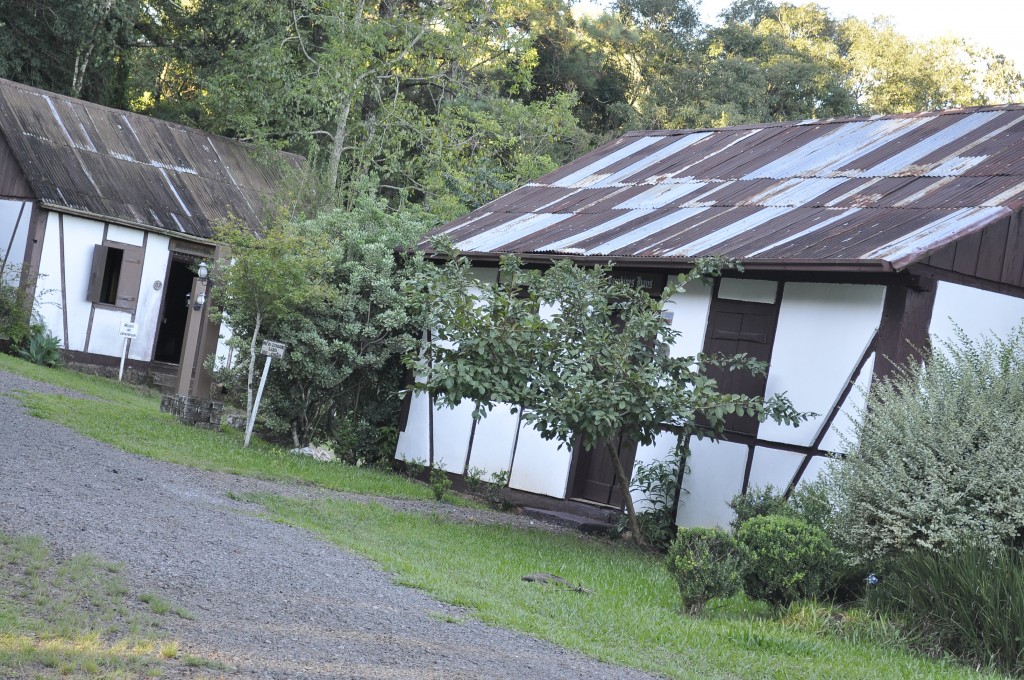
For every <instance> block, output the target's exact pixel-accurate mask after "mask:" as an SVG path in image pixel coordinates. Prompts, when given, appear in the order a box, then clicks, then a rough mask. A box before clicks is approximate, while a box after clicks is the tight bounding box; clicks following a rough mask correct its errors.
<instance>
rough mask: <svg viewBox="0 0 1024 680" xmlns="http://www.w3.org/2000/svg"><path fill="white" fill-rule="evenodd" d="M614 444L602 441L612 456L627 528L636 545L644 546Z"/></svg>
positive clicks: (610, 440) (609, 440) (630, 495)
mask: <svg viewBox="0 0 1024 680" xmlns="http://www.w3.org/2000/svg"><path fill="white" fill-rule="evenodd" d="M616 444H617V442H616V441H615V440H614V439H606V440H605V442H604V446H605V449H606V450H607V451H608V455H609V456H611V457H612V466H613V467H614V468H615V479H616V480H617V481H618V482H619V488H620V489H621V490H622V497H623V498H624V499H625V501H626V518H627V519H628V520H629V530H630V531H631V532H633V542H634V543H636V544H637V545H641V546H645V545H647V541H645V540H644V536H643V534H642V533H641V532H640V523H639V522H638V521H637V519H636V508H635V507H633V495H632V494H630V493H629V478H628V477H626V471H625V470H624V469H623V468H622V461H621V460H619V449H618V447H617V446H616Z"/></svg>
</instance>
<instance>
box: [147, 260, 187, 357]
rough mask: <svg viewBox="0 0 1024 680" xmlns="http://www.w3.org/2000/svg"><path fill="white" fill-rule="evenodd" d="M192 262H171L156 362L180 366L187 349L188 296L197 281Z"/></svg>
mask: <svg viewBox="0 0 1024 680" xmlns="http://www.w3.org/2000/svg"><path fill="white" fill-rule="evenodd" d="M191 262H192V260H191V259H190V258H182V257H178V256H174V257H172V258H171V266H170V268H169V269H168V272H167V282H166V285H165V286H164V300H163V304H162V306H161V309H160V328H159V330H157V334H156V347H155V348H154V350H153V361H160V362H163V363H167V364H178V363H181V350H182V347H184V345H185V325H186V323H187V321H188V303H189V295H190V294H191V293H192V280H193V279H194V278H195V274H194V273H192V270H191V269H190V265H191Z"/></svg>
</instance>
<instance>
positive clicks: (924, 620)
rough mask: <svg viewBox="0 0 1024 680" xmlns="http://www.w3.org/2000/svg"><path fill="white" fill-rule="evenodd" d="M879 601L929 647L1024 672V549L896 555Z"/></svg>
mask: <svg viewBox="0 0 1024 680" xmlns="http://www.w3.org/2000/svg"><path fill="white" fill-rule="evenodd" d="M871 601H872V602H873V603H874V604H876V605H877V606H879V607H880V608H882V609H883V610H885V611H887V612H890V613H893V614H896V615H898V616H900V617H902V619H903V620H905V621H906V622H907V623H908V625H909V627H910V628H911V630H913V631H914V633H916V635H917V636H918V638H919V642H920V643H921V644H922V645H925V646H933V645H938V646H939V647H941V648H942V649H944V650H947V651H950V652H952V653H954V654H956V655H957V656H960V657H962V658H964V659H966V660H967V661H969V662H971V663H973V664H982V665H987V664H990V663H991V664H994V665H995V666H998V667H999V668H1000V669H1002V670H1003V671H1005V672H1006V673H1009V674H1012V675H1014V676H1016V677H1021V676H1024V638H1022V637H1021V631H1024V554H1022V553H1021V551H1019V550H1015V549H1012V548H999V549H997V550H996V551H995V552H994V553H993V551H992V549H991V548H989V547H979V546H972V545H965V546H962V547H959V548H957V549H956V550H954V551H953V552H952V553H951V554H949V555H939V554H936V553H935V552H933V551H930V550H924V549H921V550H915V551H914V552H910V553H905V554H903V555H901V556H900V557H899V558H897V559H895V560H893V561H892V563H891V566H890V568H889V569H888V570H887V571H886V573H885V576H884V580H883V581H882V582H881V583H880V584H879V585H878V592H877V593H875V594H873V596H872V598H871Z"/></svg>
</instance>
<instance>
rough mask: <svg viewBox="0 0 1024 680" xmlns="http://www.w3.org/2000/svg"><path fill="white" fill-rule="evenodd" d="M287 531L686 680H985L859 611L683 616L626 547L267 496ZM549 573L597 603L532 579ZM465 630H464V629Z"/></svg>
mask: <svg viewBox="0 0 1024 680" xmlns="http://www.w3.org/2000/svg"><path fill="white" fill-rule="evenodd" d="M253 500H256V501H257V502H259V503H261V504H263V505H264V506H265V507H266V508H267V509H268V510H269V511H270V513H271V516H272V517H273V518H274V519H276V520H277V521H281V522H285V523H287V524H290V525H294V526H299V527H303V528H306V529H310V530H312V531H315V532H317V533H319V534H321V535H323V536H324V537H325V538H327V539H329V540H330V541H332V542H333V543H335V544H337V545H339V546H341V547H343V548H345V549H347V550H351V551H353V552H356V553H358V554H361V555H364V556H366V557H369V558H370V559H373V560H374V561H375V562H377V563H378V564H379V565H380V566H381V567H382V568H383V569H385V570H386V571H390V572H393V573H395V574H396V575H397V576H396V579H397V580H398V581H399V582H400V583H403V584H405V585H409V586H413V587H415V588H421V589H423V590H426V591H427V592H429V593H431V594H432V595H434V596H436V597H438V598H439V599H441V600H443V601H445V602H450V603H452V604H455V605H460V606H463V607H466V608H467V609H468V610H469V612H468V614H469V615H470V616H475V617H478V618H480V619H481V620H483V621H485V622H487V623H491V624H494V625H500V626H506V627H510V628H514V629H516V630H520V631H523V632H525V633H529V634H531V635H535V636H537V637H540V638H543V639H546V640H550V641H551V642H554V643H555V644H558V645H561V646H564V647H568V648H570V649H578V650H580V651H582V652H584V653H585V654H588V655H590V656H593V657H595V658H598V659H601V660H603V661H608V662H612V663H617V664H622V665H625V666H631V667H634V668H641V669H644V670H648V671H652V672H656V673H661V674H664V675H666V676H669V677H673V678H761V677H769V678H880V677H899V678H967V677H971V678H978V677H999V676H980V675H979V674H977V673H974V672H972V671H970V670H968V669H966V668H964V667H962V666H958V665H956V664H954V663H940V662H937V661H933V660H929V659H924V658H921V657H919V656H915V655H913V654H911V653H909V652H905V651H902V650H901V649H900V648H899V645H898V640H897V636H896V635H895V633H894V632H893V631H892V630H891V629H889V628H888V627H887V626H884V625H881V624H879V623H877V622H874V621H872V620H870V619H869V618H868V617H865V616H863V615H858V613H857V612H854V613H853V614H852V615H848V617H847V619H846V621H845V625H839V624H837V623H836V619H837V617H838V618H839V619H842V618H843V617H844V615H843V614H839V613H837V612H836V611H834V610H829V609H825V608H813V607H811V608H808V607H807V606H804V607H795V608H794V609H793V610H792V611H791V612H789V613H787V614H784V615H782V616H781V617H779V616H776V615H775V614H774V613H772V612H771V611H770V610H768V609H765V608H761V607H760V606H759V605H756V604H753V603H750V602H748V601H746V600H744V599H743V598H736V599H734V600H731V601H730V602H728V603H726V605H725V606H724V607H723V608H720V609H718V610H717V611H712V612H710V613H709V614H708V615H707V616H705V617H704V618H700V619H691V618H688V617H686V616H684V615H681V614H680V611H679V599H678V591H677V589H676V586H675V584H674V583H673V581H672V580H671V578H670V577H669V575H668V573H667V571H666V570H665V569H664V567H663V566H662V564H661V560H660V559H659V558H656V557H654V556H651V555H647V554H640V553H637V552H636V551H635V550H632V549H630V547H629V546H626V545H623V544H608V543H604V542H599V541H594V540H590V539H586V538H583V537H580V536H577V535H574V534H550V533H547V532H543V531H523V530H516V529H509V528H505V527H495V526H483V525H481V526H466V525H455V524H452V523H450V522H447V521H444V520H441V519H439V518H437V517H432V516H424V515H414V514H407V513H401V512H396V511H393V510H390V509H388V508H384V507H382V506H380V505H369V506H366V505H362V504H358V503H346V502H340V501H339V502H322V501H318V502H316V503H310V502H302V501H295V500H290V499H284V498H280V497H276V496H256V497H253ZM538 571H543V572H549V573H553V574H557V575H559V576H562V577H563V578H566V579H568V580H570V581H572V582H573V583H582V584H583V585H584V586H586V587H587V588H590V589H592V590H593V591H594V592H593V593H592V594H581V593H576V592H573V591H569V590H564V589H559V588H554V587H546V586H543V585H537V584H531V583H526V582H524V581H522V576H524V575H525V574H529V573H533V572H538ZM456 623H457V622H456Z"/></svg>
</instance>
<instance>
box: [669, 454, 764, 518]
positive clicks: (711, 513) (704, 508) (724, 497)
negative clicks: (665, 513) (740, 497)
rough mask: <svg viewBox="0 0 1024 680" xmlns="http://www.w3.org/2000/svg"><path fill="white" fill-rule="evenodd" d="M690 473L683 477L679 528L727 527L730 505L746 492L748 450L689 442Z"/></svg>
mask: <svg viewBox="0 0 1024 680" xmlns="http://www.w3.org/2000/svg"><path fill="white" fill-rule="evenodd" d="M688 465H689V468H690V472H689V473H688V474H685V475H683V490H682V492H681V493H680V494H679V507H678V508H677V509H676V524H678V525H679V526H684V527H711V526H719V527H723V528H725V527H727V526H728V525H729V522H730V521H731V520H732V517H733V511H732V509H731V508H730V507H729V505H728V502H729V501H730V500H731V499H732V497H733V496H735V495H736V494H738V493H739V492H740V491H742V489H743V471H744V470H745V469H746V467H747V447H746V446H744V445H743V444H734V443H732V442H713V441H711V440H709V439H699V440H698V439H696V438H694V439H692V440H691V441H690V459H689V461H688Z"/></svg>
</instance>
